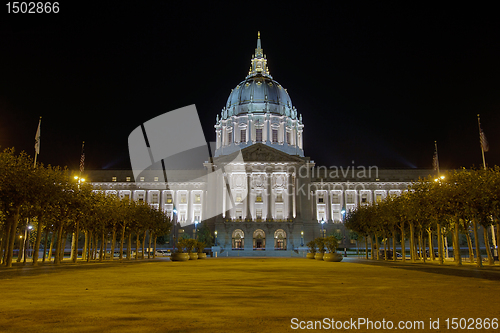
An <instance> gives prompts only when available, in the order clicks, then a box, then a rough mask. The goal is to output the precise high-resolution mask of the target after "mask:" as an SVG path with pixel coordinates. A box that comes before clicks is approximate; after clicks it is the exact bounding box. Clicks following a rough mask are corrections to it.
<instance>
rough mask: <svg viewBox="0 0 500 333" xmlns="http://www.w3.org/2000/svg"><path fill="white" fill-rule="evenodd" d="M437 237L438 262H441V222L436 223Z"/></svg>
mask: <svg viewBox="0 0 500 333" xmlns="http://www.w3.org/2000/svg"><path fill="white" fill-rule="evenodd" d="M437 239H438V255H439V264H440V265H442V264H443V261H444V259H443V238H442V237H441V224H439V223H438V224H437Z"/></svg>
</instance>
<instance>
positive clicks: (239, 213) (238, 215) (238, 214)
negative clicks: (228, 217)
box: [236, 209, 243, 220]
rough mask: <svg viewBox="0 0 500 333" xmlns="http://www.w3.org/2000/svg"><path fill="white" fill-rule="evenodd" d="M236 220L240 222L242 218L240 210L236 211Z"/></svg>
mask: <svg viewBox="0 0 500 333" xmlns="http://www.w3.org/2000/svg"><path fill="white" fill-rule="evenodd" d="M236 218H237V219H238V220H241V219H242V218H243V211H242V210H241V209H237V210H236Z"/></svg>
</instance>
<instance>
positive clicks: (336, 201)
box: [332, 193, 340, 204]
mask: <svg viewBox="0 0 500 333" xmlns="http://www.w3.org/2000/svg"><path fill="white" fill-rule="evenodd" d="M339 203H340V196H339V194H338V193H333V194H332V204H339Z"/></svg>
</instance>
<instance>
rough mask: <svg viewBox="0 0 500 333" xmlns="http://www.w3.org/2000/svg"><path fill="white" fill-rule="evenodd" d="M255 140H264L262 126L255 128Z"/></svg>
mask: <svg viewBox="0 0 500 333" xmlns="http://www.w3.org/2000/svg"><path fill="white" fill-rule="evenodd" d="M255 141H256V142H262V128H256V129H255Z"/></svg>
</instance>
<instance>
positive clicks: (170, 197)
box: [165, 193, 172, 204]
mask: <svg viewBox="0 0 500 333" xmlns="http://www.w3.org/2000/svg"><path fill="white" fill-rule="evenodd" d="M165 202H166V203H168V204H171V203H172V193H167V197H166V198H165Z"/></svg>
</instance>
